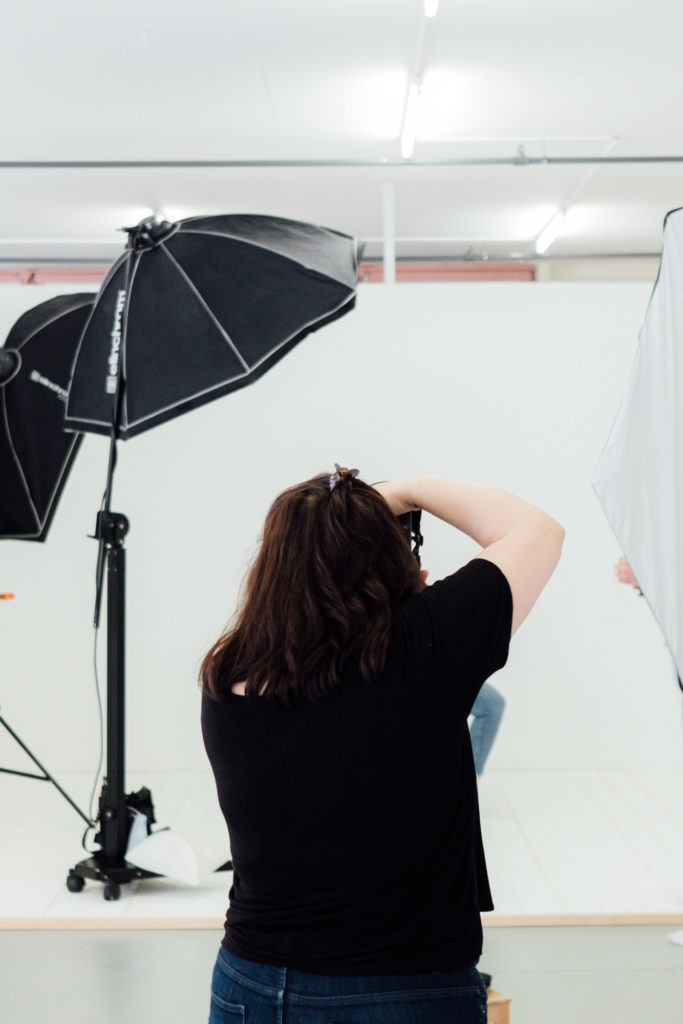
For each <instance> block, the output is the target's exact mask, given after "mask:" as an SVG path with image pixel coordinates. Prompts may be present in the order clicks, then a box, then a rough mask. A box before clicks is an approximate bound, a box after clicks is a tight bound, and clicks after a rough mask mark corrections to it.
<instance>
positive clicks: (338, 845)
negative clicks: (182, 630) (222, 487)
mask: <svg viewBox="0 0 683 1024" xmlns="http://www.w3.org/2000/svg"><path fill="white" fill-rule="evenodd" d="M417 508H421V509H424V510H426V511H427V512H429V513H431V514H432V515H434V516H437V517H438V518H440V519H442V520H444V521H445V522H447V523H449V524H450V525H451V526H453V527H455V528H456V529H459V530H462V531H464V532H465V533H466V534H468V535H469V536H470V537H472V538H473V539H474V540H475V541H476V542H477V543H478V544H479V545H480V546H481V548H482V550H481V551H480V552H479V553H478V555H477V557H476V558H474V559H473V560H472V561H470V562H469V563H468V564H467V565H466V566H464V568H462V569H460V570H459V571H457V572H455V573H453V575H450V576H447V577H446V578H445V579H443V580H440V581H439V582H437V583H435V584H434V585H432V586H430V587H425V586H424V581H423V578H422V575H421V573H420V571H419V568H418V565H417V562H416V560H415V558H414V557H413V555H412V554H411V552H410V549H409V546H408V544H407V543H406V539H405V536H404V534H403V533H402V531H401V529H400V527H399V525H398V524H397V522H396V518H395V517H396V516H397V515H401V514H403V513H405V512H407V511H409V510H412V509H417ZM562 538H563V530H562V527H560V526H559V525H558V524H557V523H556V522H555V521H554V520H553V519H551V518H550V517H549V516H548V515H546V514H545V513H544V512H541V511H540V509H538V508H535V507H534V506H533V505H529V504H528V503H527V502H525V501H522V500H521V499H520V498H516V497H514V496H513V495H510V494H507V493H505V492H503V491H499V490H496V489H494V488H489V487H481V486H477V485H474V484H464V483H458V482H454V481H449V480H442V479H436V478H430V477H413V478H409V479H405V480H398V481H392V482H384V483H381V484H377V485H376V486H374V487H372V486H370V485H368V484H366V483H363V482H362V481H361V480H359V479H358V477H357V471H356V470H348V469H340V468H339V467H337V470H336V472H335V473H333V474H331V475H320V476H317V477H315V478H313V479H312V480H308V481H306V482H304V483H301V484H297V485H296V486H294V487H291V488H289V489H288V490H286V491H285V492H284V493H283V494H281V495H280V496H279V497H278V498H276V500H275V501H274V503H273V505H272V507H271V509H270V511H269V513H268V516H267V518H266V522H265V527H264V531H263V537H262V542H261V547H260V550H259V552H258V555H257V557H256V559H255V561H254V564H253V565H252V567H251V570H250V572H249V574H248V576H247V579H246V584H245V589H244V593H243V598H242V601H241V605H240V608H239V610H238V613H237V615H236V617H235V620H234V622H233V624H232V625H231V627H230V628H229V629H228V630H227V631H226V632H225V633H224V634H223V635H222V636H221V637H220V638H219V639H218V641H217V642H216V644H215V645H214V646H213V647H212V649H211V650H210V651H209V653H208V654H207V655H206V657H205V659H204V662H203V664H202V669H201V682H202V687H203V700H202V729H203V734H204V742H205V745H206V750H207V754H208V756H209V760H210V762H211V766H212V768H213V771H214V775H215V779H216V786H217V791H218V799H219V802H220V805H221V809H222V811H223V814H224V815H225V819H226V822H227V825H228V830H229V834H230V846H231V851H232V859H233V864H234V881H233V886H232V889H231V891H230V906H229V909H228V914H227V920H226V929H225V937H224V939H223V944H222V947H221V949H220V951H219V954H218V958H217V961H216V965H215V968H214V973H213V983H212V994H211V1016H210V1024H225V1022H235V1021H243V1020H244V1021H246V1022H247V1024H276V1022H277V1024H370V1022H372V1024H387V1022H396V1024H398V1022H400V1024H446V1022H448V1024H459V1022H475V1021H476V1022H482V1024H483V1022H485V1020H486V993H485V990H484V987H483V985H482V983H481V980H480V978H479V974H478V972H477V970H476V963H477V961H478V958H479V956H480V954H481V948H482V930H481V920H480V911H482V910H490V909H491V908H492V902H491V894H490V891H489V884H488V879H487V875H486V865H485V862H484V854H483V848H482V841H481V829H480V824H479V811H478V805H477V787H476V781H475V771H474V764H473V760H472V749H471V745H470V740H469V733H468V727H467V717H468V714H469V711H470V709H471V707H472V703H473V701H474V699H475V697H476V695H477V692H478V690H479V688H480V687H481V685H482V683H483V682H484V680H485V679H486V678H487V677H488V676H489V675H491V673H493V672H495V671H496V670H497V669H499V668H500V667H501V666H502V665H503V664H504V663H505V661H506V659H507V652H508V644H509V640H510V636H511V633H514V631H515V630H516V629H517V627H518V626H519V625H520V623H521V622H522V621H523V620H524V618H525V617H526V615H527V613H528V612H529V610H530V609H531V607H532V606H533V604H534V602H535V601H536V598H537V597H538V595H539V594H540V592H541V590H542V589H543V587H544V585H545V583H546V582H547V580H548V578H549V577H550V575H551V573H552V571H553V569H554V567H555V565H556V563H557V560H558V558H559V554H560V548H561V545H562Z"/></svg>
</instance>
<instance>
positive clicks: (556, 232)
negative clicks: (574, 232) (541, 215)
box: [535, 210, 566, 255]
mask: <svg viewBox="0 0 683 1024" xmlns="http://www.w3.org/2000/svg"><path fill="white" fill-rule="evenodd" d="M565 221H566V213H565V211H564V210H558V211H557V213H556V214H554V216H552V217H551V218H550V220H549V221H548V223H547V224H546V226H545V227H544V228H543V230H542V231H541V233H540V235H539V236H538V238H537V239H536V246H535V248H536V252H537V253H538V254H539V255H540V254H541V253H543V252H545V251H546V249H548V248H549V247H550V246H551V245H552V243H553V242H554V241H555V239H556V238H558V237H559V236H560V235H561V234H562V232H563V231H564V226H565Z"/></svg>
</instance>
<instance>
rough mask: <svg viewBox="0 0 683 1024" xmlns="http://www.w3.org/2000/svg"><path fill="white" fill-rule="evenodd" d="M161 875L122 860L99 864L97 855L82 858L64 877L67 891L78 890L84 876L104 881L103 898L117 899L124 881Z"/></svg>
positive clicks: (159, 876) (83, 880) (83, 881)
mask: <svg viewBox="0 0 683 1024" xmlns="http://www.w3.org/2000/svg"><path fill="white" fill-rule="evenodd" d="M161 877H163V876H162V875H159V874H157V873H156V872H154V871H145V870H144V868H138V867H136V866H135V864H129V863H128V861H125V860H124V861H122V862H121V863H120V864H116V865H111V864H109V865H104V864H100V862H99V860H98V859H97V856H94V857H89V858H88V860H82V861H81V862H80V863H79V864H77V865H76V867H75V868H71V870H70V871H69V874H68V877H67V879H66V887H67V889H68V890H69V892H80V891H81V890H82V888H83V886H84V885H85V880H86V878H92V879H93V880H94V881H96V882H103V883H104V898H105V900H117V899H118V898H119V896H120V895H121V886H122V885H123V884H125V883H126V882H132V881H133V880H134V879H136V878H161Z"/></svg>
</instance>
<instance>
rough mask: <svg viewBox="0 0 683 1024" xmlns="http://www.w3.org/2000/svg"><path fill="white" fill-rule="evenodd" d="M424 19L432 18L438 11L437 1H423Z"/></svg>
mask: <svg viewBox="0 0 683 1024" xmlns="http://www.w3.org/2000/svg"><path fill="white" fill-rule="evenodd" d="M424 6H425V17H426V18H434V17H436V12H437V11H438V9H439V0H424Z"/></svg>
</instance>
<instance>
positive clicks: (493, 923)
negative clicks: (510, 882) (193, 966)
mask: <svg viewBox="0 0 683 1024" xmlns="http://www.w3.org/2000/svg"><path fill="white" fill-rule="evenodd" d="M482 924H483V926H484V928H568V927H581V928H591V927H599V926H603V927H605V926H607V925H616V926H619V925H623V926H628V925H681V926H682V927H683V910H680V911H678V912H676V913H671V914H668V913H662V914H491V915H488V914H483V915H482ZM223 925H224V918H222V917H110V918H107V917H6V918H0V931H32V930H33V931H68V930H73V931H107V930H110V931H164V930H173V929H175V930H178V931H182V930H187V931H192V930H195V931H215V932H216V933H217V935H220V934H221V933H222V931H223Z"/></svg>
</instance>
